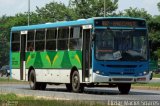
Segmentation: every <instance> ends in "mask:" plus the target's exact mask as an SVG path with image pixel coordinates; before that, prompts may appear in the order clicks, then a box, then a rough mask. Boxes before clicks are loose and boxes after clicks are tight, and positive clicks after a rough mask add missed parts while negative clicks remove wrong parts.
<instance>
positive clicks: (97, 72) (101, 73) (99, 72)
mask: <svg viewBox="0 0 160 106" xmlns="http://www.w3.org/2000/svg"><path fill="white" fill-rule="evenodd" d="M94 72H95V73H96V74H99V75H104V72H101V71H99V70H95V71H94Z"/></svg>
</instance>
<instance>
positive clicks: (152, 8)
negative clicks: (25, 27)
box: [0, 0, 160, 16]
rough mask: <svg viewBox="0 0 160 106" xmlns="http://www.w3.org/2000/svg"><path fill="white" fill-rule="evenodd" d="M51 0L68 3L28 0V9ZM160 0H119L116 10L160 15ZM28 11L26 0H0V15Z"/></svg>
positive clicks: (33, 8)
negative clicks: (142, 11)
mask: <svg viewBox="0 0 160 106" xmlns="http://www.w3.org/2000/svg"><path fill="white" fill-rule="evenodd" d="M51 1H56V2H62V3H64V4H66V5H68V1H69V0H30V8H31V9H30V10H31V11H34V10H35V9H36V6H38V7H43V6H45V4H47V3H50V2H51ZM158 2H160V0H119V2H118V10H117V11H123V10H124V9H128V8H129V7H133V8H136V7H137V8H138V9H141V8H144V9H145V10H146V11H147V12H148V13H149V14H151V15H160V12H159V11H158V8H157V3H158ZM27 11H28V0H0V16H2V15H7V16H14V15H15V14H17V13H23V12H27Z"/></svg>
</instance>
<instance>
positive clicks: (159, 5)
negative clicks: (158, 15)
mask: <svg viewBox="0 0 160 106" xmlns="http://www.w3.org/2000/svg"><path fill="white" fill-rule="evenodd" d="M157 6H158V9H159V11H160V2H159V3H158V4H157Z"/></svg>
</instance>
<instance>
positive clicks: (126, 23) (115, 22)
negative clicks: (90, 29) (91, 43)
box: [95, 19, 146, 27]
mask: <svg viewBox="0 0 160 106" xmlns="http://www.w3.org/2000/svg"><path fill="white" fill-rule="evenodd" d="M95 26H109V27H146V24H145V21H144V20H127V19H105V20H104V19H103V20H95Z"/></svg>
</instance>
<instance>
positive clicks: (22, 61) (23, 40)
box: [20, 31, 27, 80]
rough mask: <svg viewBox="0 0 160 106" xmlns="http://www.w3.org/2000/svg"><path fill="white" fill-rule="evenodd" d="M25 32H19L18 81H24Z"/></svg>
mask: <svg viewBox="0 0 160 106" xmlns="http://www.w3.org/2000/svg"><path fill="white" fill-rule="evenodd" d="M26 35H27V31H21V39H20V40H21V42H20V48H21V49H20V80H24V76H25V50H26Z"/></svg>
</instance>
